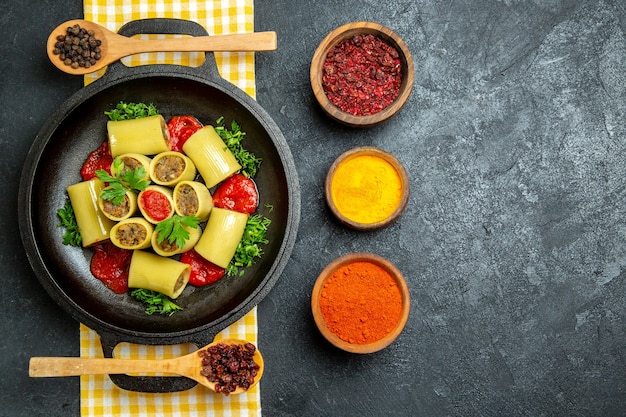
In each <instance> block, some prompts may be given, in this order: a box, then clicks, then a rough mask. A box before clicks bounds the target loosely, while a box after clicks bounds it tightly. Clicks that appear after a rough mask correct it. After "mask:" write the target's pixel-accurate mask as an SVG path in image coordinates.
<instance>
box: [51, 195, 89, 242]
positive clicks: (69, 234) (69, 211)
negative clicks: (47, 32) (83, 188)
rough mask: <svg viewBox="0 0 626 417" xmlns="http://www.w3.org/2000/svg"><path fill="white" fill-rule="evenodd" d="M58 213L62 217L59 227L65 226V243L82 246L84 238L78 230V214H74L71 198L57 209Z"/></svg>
mask: <svg viewBox="0 0 626 417" xmlns="http://www.w3.org/2000/svg"><path fill="white" fill-rule="evenodd" d="M57 215H58V216H59V218H60V219H61V223H59V225H58V226H59V227H65V232H64V233H63V244H64V245H69V246H81V245H82V244H83V239H82V237H81V235H80V230H78V223H76V216H75V215H74V209H73V208H72V205H71V204H70V202H69V200H67V201H66V202H65V205H64V206H63V208H60V209H58V210H57Z"/></svg>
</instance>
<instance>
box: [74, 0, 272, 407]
mask: <svg viewBox="0 0 626 417" xmlns="http://www.w3.org/2000/svg"><path fill="white" fill-rule="evenodd" d="M83 6H84V15H85V19H86V20H90V21H93V22H96V23H99V24H101V25H103V26H105V27H106V28H108V29H110V30H112V31H114V32H116V31H117V30H118V29H119V28H120V27H121V26H122V25H123V24H124V23H126V22H129V21H131V20H138V19H145V18H157V17H166V18H178V19H186V20H192V21H195V22H198V23H199V24H201V25H202V26H204V27H205V28H206V29H207V31H208V33H209V34H210V35H218V34H228V33H244V32H253V31H254V9H253V0H223V1H219V0H214V1H213V0H195V1H194V0H84V2H83ZM141 36H144V35H141ZM215 58H216V61H217V66H218V69H219V71H220V74H221V76H222V77H223V78H225V79H226V80H228V81H230V82H232V83H233V84H235V85H237V86H238V87H239V88H241V89H242V90H243V91H245V92H246V93H248V94H249V95H250V96H252V97H253V98H255V97H256V85H255V74H254V53H252V52H236V53H229V52H221V53H215ZM122 61H123V62H124V63H125V64H126V65H130V66H133V65H144V64H149V63H168V64H172V63H175V64H181V65H190V66H198V65H200V64H201V63H202V61H203V54H202V53H177V52H167V53H150V54H140V55H135V56H132V57H127V58H124V59H123V60H122ZM102 73H103V71H102V72H100V73H97V74H90V75H86V76H85V85H86V84H89V83H90V82H92V81H94V80H96V79H97V78H98V77H99V76H101V75H102ZM220 338H237V339H245V340H249V341H251V342H253V343H255V344H257V342H258V341H257V315H256V308H254V309H253V310H252V311H250V312H249V313H248V314H247V315H245V316H244V317H243V318H241V319H240V320H238V321H237V322H236V323H233V324H232V325H231V326H229V327H228V328H226V329H225V330H223V331H222V332H221V333H220V334H218V336H217V338H216V339H220ZM194 349H195V348H194V347H193V346H191V345H174V346H142V345H135V344H130V343H123V344H121V345H119V346H117V347H116V349H115V357H120V358H131V357H132V358H150V359H152V358H156V359H159V358H165V357H173V356H180V355H184V354H186V353H189V352H191V351H192V350H194ZM80 355H81V357H102V356H103V354H102V347H101V344H100V340H99V337H98V335H97V333H96V332H94V331H93V330H91V329H89V328H88V327H87V326H85V325H83V324H81V325H80ZM259 390H260V384H258V385H256V386H255V387H254V388H252V389H250V390H249V391H248V392H246V393H243V394H239V395H231V396H224V395H221V394H215V393H213V392H212V391H210V390H208V389H207V388H204V387H202V386H200V385H198V386H195V387H194V388H192V389H190V390H188V391H182V392H176V393H157V394H153V393H140V392H133V391H126V390H122V389H120V388H118V387H117V386H116V385H114V384H113V382H112V381H111V380H110V378H109V377H108V376H107V375H88V376H81V377H80V391H81V394H80V396H81V415H82V416H83V417H103V416H115V417H118V416H119V417H143V416H146V417H148V416H149V417H153V416H168V417H170V416H171V417H177V416H181V417H182V416H185V417H187V416H189V417H195V416H233V417H237V416H241V417H244V416H251V417H252V416H260V415H261V398H260V391H259Z"/></svg>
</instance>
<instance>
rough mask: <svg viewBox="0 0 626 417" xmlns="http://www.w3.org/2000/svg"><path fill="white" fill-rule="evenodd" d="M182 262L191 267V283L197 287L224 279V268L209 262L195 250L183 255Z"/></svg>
mask: <svg viewBox="0 0 626 417" xmlns="http://www.w3.org/2000/svg"><path fill="white" fill-rule="evenodd" d="M180 261H181V262H182V263H186V264H188V265H190V266H191V275H190V276H189V283H190V284H191V285H195V286H196V287H201V286H203V285H207V284H212V283H214V282H215V281H217V280H219V279H220V278H222V277H223V276H224V274H225V272H226V270H225V269H224V268H222V267H220V266H217V265H215V264H214V263H212V262H209V261H207V260H206V259H204V258H203V257H202V256H200V254H199V253H198V252H196V251H195V250H193V249H192V250H190V251H189V252H185V253H183V254H182V255H181V256H180Z"/></svg>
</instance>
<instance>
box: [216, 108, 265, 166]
mask: <svg viewBox="0 0 626 417" xmlns="http://www.w3.org/2000/svg"><path fill="white" fill-rule="evenodd" d="M215 125H216V126H215V131H216V132H217V134H218V135H220V137H221V138H222V140H223V141H224V143H225V144H226V146H227V147H228V149H230V151H231V152H232V154H233V155H234V157H235V158H236V159H237V161H238V162H239V164H240V165H241V173H242V174H244V175H246V176H248V177H250V178H254V176H255V175H256V173H257V171H258V169H259V168H260V166H261V162H262V159H261V158H257V157H256V155H254V154H253V153H252V152H250V151H248V150H246V149H244V147H243V146H242V145H241V141H243V139H244V138H245V136H246V132H243V131H242V130H241V128H240V127H239V124H238V123H237V122H236V121H235V120H233V121H232V122H231V124H230V130H228V129H227V128H226V127H225V126H224V117H223V116H222V117H220V118H218V119H217V120H216V121H215Z"/></svg>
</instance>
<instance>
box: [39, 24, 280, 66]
mask: <svg viewBox="0 0 626 417" xmlns="http://www.w3.org/2000/svg"><path fill="white" fill-rule="evenodd" d="M74 25H79V26H80V27H81V28H83V29H85V30H88V31H89V30H92V31H93V32H94V35H93V36H94V37H95V38H96V39H98V40H100V41H101V42H102V43H101V45H100V49H101V53H100V54H101V58H100V59H99V60H97V61H96V63H95V64H94V65H91V66H90V67H89V68H85V67H78V68H72V67H71V66H70V65H65V64H64V62H63V61H62V60H61V59H59V55H56V54H54V52H53V51H54V49H55V44H56V42H57V37H58V36H59V35H65V34H66V33H67V28H68V27H72V26H74ZM47 50H48V57H49V58H50V61H52V63H53V64H54V66H55V67H57V68H58V69H60V70H61V71H64V72H67V73H68V74H74V75H81V74H88V73H91V72H95V71H97V70H99V69H101V68H103V67H105V66H107V65H109V64H110V63H112V62H115V61H117V60H119V59H121V58H124V57H126V56H129V55H134V54H138V53H142V52H204V51H211V52H216V51H217V52H219V51H229V52H244V51H274V50H276V32H253V33H237V34H230V35H214V36H192V37H185V38H169V39H150V40H146V39H137V38H128V37H126V36H122V35H118V34H117V33H115V32H112V31H110V30H108V29H106V28H105V27H103V26H100V25H98V24H97V23H94V22H90V21H88V20H80V19H77V20H69V21H67V22H65V23H62V24H60V25H59V26H57V27H56V28H55V29H54V30H53V31H52V33H51V34H50V36H49V37H48V44H47Z"/></svg>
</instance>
